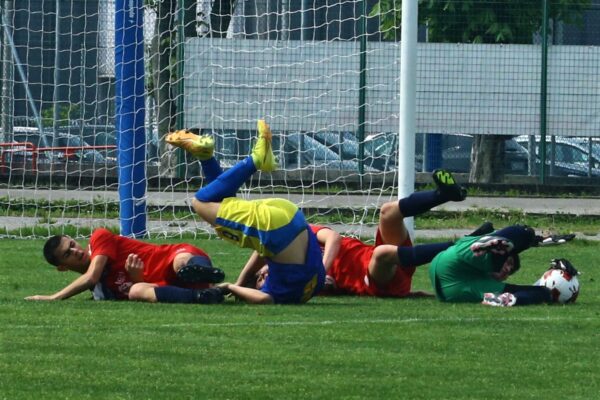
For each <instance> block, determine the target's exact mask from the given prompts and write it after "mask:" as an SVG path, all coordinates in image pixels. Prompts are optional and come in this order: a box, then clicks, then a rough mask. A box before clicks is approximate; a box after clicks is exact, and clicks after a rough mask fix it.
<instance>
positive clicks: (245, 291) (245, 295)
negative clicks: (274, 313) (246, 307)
mask: <svg viewBox="0 0 600 400" xmlns="http://www.w3.org/2000/svg"><path fill="white" fill-rule="evenodd" d="M219 287H220V288H222V289H225V290H226V291H229V292H230V293H231V294H233V295H234V296H235V297H237V298H238V299H240V300H242V301H244V302H246V303H249V304H273V303H274V300H273V297H272V296H271V295H269V294H267V293H264V292H261V291H260V290H256V289H252V288H247V287H244V286H239V285H235V284H233V283H223V284H220V285H219Z"/></svg>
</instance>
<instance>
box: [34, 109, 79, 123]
mask: <svg viewBox="0 0 600 400" xmlns="http://www.w3.org/2000/svg"><path fill="white" fill-rule="evenodd" d="M55 107H56V105H53V106H52V107H48V108H45V109H43V110H42V113H41V115H42V126H44V127H51V126H54V108H55ZM79 118H81V107H80V106H79V105H78V104H69V105H59V106H58V121H56V123H57V125H58V126H67V125H69V123H70V121H72V120H76V119H79Z"/></svg>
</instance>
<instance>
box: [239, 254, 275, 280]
mask: <svg viewBox="0 0 600 400" xmlns="http://www.w3.org/2000/svg"><path fill="white" fill-rule="evenodd" d="M266 263H267V261H266V260H265V258H264V257H262V256H260V255H259V254H258V252H256V251H253V252H252V254H251V255H250V258H248V261H247V262H246V265H244V268H242V272H240V275H239V276H238V278H237V280H236V282H235V284H236V285H237V286H244V285H245V284H246V282H248V281H250V280H254V276H255V275H256V273H257V272H258V270H259V269H261V268H262V267H263V265H265V264H266Z"/></svg>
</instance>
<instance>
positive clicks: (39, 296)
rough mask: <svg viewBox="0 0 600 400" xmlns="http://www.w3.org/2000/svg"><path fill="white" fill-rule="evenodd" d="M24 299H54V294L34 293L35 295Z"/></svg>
mask: <svg viewBox="0 0 600 400" xmlns="http://www.w3.org/2000/svg"><path fill="white" fill-rule="evenodd" d="M25 300H35V301H53V300H56V299H55V298H54V296H45V295H42V294H36V295H35V296H28V297H25Z"/></svg>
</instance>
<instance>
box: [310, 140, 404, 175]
mask: <svg viewBox="0 0 600 400" xmlns="http://www.w3.org/2000/svg"><path fill="white" fill-rule="evenodd" d="M384 135H385V134H379V135H371V136H367V137H366V138H365V141H364V145H363V155H362V160H363V167H364V168H367V169H374V170H379V171H386V170H388V169H392V168H393V167H394V166H395V165H396V159H395V158H392V157H390V155H391V154H394V143H396V141H395V136H393V137H391V140H390V138H388V137H384ZM314 138H315V139H316V140H317V141H318V142H320V143H321V144H323V145H324V146H326V147H328V148H329V149H331V150H332V151H334V152H335V153H336V154H338V155H339V156H341V159H342V160H353V161H356V162H357V163H358V161H359V155H358V153H359V143H358V140H357V138H356V135H355V134H354V133H353V132H317V133H315V134H314Z"/></svg>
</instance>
